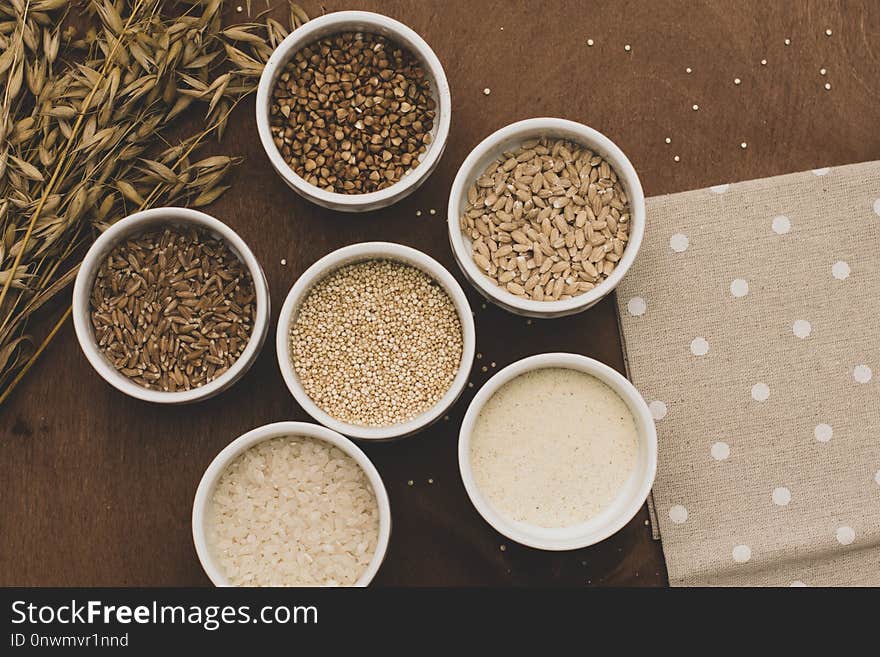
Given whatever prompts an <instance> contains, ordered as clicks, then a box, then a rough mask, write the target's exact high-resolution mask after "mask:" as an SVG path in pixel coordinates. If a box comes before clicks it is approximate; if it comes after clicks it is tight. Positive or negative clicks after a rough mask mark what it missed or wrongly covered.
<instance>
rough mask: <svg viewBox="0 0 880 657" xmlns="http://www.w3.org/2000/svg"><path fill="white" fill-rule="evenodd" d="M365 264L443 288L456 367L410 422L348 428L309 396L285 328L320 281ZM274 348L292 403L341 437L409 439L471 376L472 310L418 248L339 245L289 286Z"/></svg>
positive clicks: (432, 419)
mask: <svg viewBox="0 0 880 657" xmlns="http://www.w3.org/2000/svg"><path fill="white" fill-rule="evenodd" d="M366 260H395V261H398V262H403V263H405V264H408V265H410V266H413V267H417V268H418V269H421V270H422V271H423V272H425V273H426V274H428V275H429V276H430V277H431V278H433V279H434V280H435V281H437V282H438V283H440V284H441V285H442V286H443V289H444V290H445V291H446V293H447V294H448V295H449V298H450V299H451V300H452V303H453V304H454V305H455V310H456V312H457V314H458V318H459V322H460V323H461V333H462V352H461V363H460V365H459V369H458V372H457V373H456V375H455V378H453V380H452V383H451V384H450V386H449V389H448V390H447V391H446V392H445V393H444V395H443V397H441V398H440V399H439V401H437V403H436V404H434V405H433V406H431V408H429V409H428V410H426V411H424V412H422V413H420V414H419V415H416V416H415V417H413V418H410V419H409V420H407V421H406V422H401V423H400V424H393V425H390V426H387V427H368V426H361V425H357V424H349V423H348V422H343V421H341V420H337V419H336V418H334V417H332V416H331V415H330V414H329V413H327V412H326V411H325V410H323V409H322V408H321V407H319V406H318V405H317V404H315V402H313V401H312V400H311V398H310V397H309V396H308V394H307V393H306V391H305V389H304V388H303V386H302V383H301V382H300V380H299V376H297V374H296V370H295V369H294V367H293V363H292V362H291V359H290V346H289V337H288V334H289V330H290V324H291V322H292V320H293V314H294V311H295V310H296V309H298V308H299V306H300V304H301V303H302V301H303V299H305V297H306V295H307V294H308V293H309V291H311V289H312V288H313V287H314V286H315V285H316V284H317V283H318V282H319V281H321V280H322V279H323V278H325V277H326V276H328V275H329V274H330V273H332V272H333V271H336V270H337V269H339V268H340V267H343V266H345V265H348V264H352V263H355V262H363V261H366ZM275 347H276V348H275V351H276V353H277V356H278V366H279V368H280V369H281V375H282V376H283V377H284V382H285V383H286V384H287V388H288V389H289V390H290V393H291V394H292V395H293V397H294V399H295V400H296V401H297V403H299V405H300V406H302V408H303V410H305V412H306V413H308V414H309V415H310V416H311V417H312V418H314V419H315V420H316V421H317V422H320V423H321V424H323V425H324V426H326V427H329V428H331V429H333V430H334V431H337V432H339V433H341V434H343V435H346V436H351V437H353V438H359V439H363V440H389V439H392V438H402V437H404V436H408V435H411V434H413V433H415V432H416V431H419V430H420V429H423V428H424V427H426V426H428V425H429V424H432V423H433V422H435V421H436V420H437V419H439V418H440V416H441V415H443V413H444V412H445V411H446V410H447V409H448V408H449V407H450V406H451V405H452V404H453V403H455V401H456V400H457V399H458V397H459V396H460V395H461V393H462V392H463V391H464V388H465V385H466V384H467V380H468V377H469V376H470V373H471V367H472V366H473V360H474V353H475V351H476V329H475V327H474V317H473V313H472V312H471V306H470V303H469V302H468V299H467V296H465V293H464V290H462V288H461V285H459V284H458V281H456V280H455V278H454V277H453V276H452V274H450V273H449V271H448V270H447V269H446V268H445V267H444V266H443V265H441V264H440V263H439V262H437V261H436V260H434V258H432V257H431V256H429V255H427V254H426V253H423V252H421V251H419V250H418V249H414V248H412V247H409V246H404V245H403V244H395V243H393V242H361V243H359V244H352V245H350V246H344V247H342V248H341V249H337V250H335V251H332V252H331V253H328V254H327V255H325V256H324V257H323V258H321V259H320V260H318V261H317V262H316V263H315V264H313V265H312V266H311V267H309V268H308V269H306V271H305V272H303V274H302V275H301V276H300V277H299V278H298V279H297V280H296V282H295V283H294V284H293V287H291V288H290V292H288V294H287V298H286V299H285V300H284V305H283V306H282V307H281V313H280V315H279V317H278V327H277V332H276V336H275Z"/></svg>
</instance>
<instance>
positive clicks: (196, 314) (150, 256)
mask: <svg viewBox="0 0 880 657" xmlns="http://www.w3.org/2000/svg"><path fill="white" fill-rule="evenodd" d="M73 322H74V328H75V330H76V337H77V340H78V341H79V344H80V347H81V348H82V350H83V353H84V354H85V355H86V358H87V359H88V361H89V363H90V364H91V365H92V367H93V368H94V369H95V371H96V372H97V373H98V374H99V375H100V376H101V377H102V378H104V380H106V381H107V382H108V383H109V384H110V385H112V386H114V387H115V388H117V389H118V390H120V391H122V392H124V393H125V394H127V395H129V396H131V397H135V398H137V399H143V400H145V401H150V402H157V403H165V404H183V403H189V402H194V401H198V400H201V399H207V398H208V397H212V396H214V395H216V394H218V393H220V392H222V391H223V390H226V389H227V388H228V387H230V386H231V385H232V384H233V383H235V382H236V381H237V380H238V379H239V378H241V377H242V376H243V375H244V373H245V372H247V370H248V369H249V368H250V366H251V365H252V364H253V362H254V360H256V357H257V355H258V354H259V351H260V348H261V347H262V346H263V342H264V341H265V339H266V335H267V333H268V330H269V288H268V284H267V283H266V277H265V275H264V274H263V270H262V268H261V267H260V264H259V262H257V259H256V258H255V257H254V254H253V253H252V252H251V250H250V248H248V246H247V244H245V242H244V240H242V239H241V237H239V236H238V234H236V233H235V231H233V230H232V229H231V228H229V227H228V226H227V225H226V224H224V223H223V222H221V221H219V220H217V219H215V218H213V217H211V216H209V215H207V214H205V213H203V212H198V211H196V210H189V209H186V208H173V207H168V208H155V209H152V210H145V211H143V212H138V213H136V214H133V215H131V216H129V217H126V218H125V219H122V220H121V221H119V222H117V223H116V224H114V225H113V226H111V227H110V228H109V229H107V230H106V231H105V232H104V233H103V234H102V235H101V236H100V237H98V239H97V240H95V243H94V244H93V245H92V246H91V248H90V249H89V250H88V252H87V253H86V255H85V258H84V259H83V262H82V265H81V267H80V269H79V272H78V273H77V277H76V282H75V284H74V289H73Z"/></svg>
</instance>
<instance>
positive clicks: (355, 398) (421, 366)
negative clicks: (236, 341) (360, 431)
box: [290, 260, 463, 427]
mask: <svg viewBox="0 0 880 657" xmlns="http://www.w3.org/2000/svg"><path fill="white" fill-rule="evenodd" d="M462 350H463V339H462V330H461V321H460V320H459V317H458V313H457V312H456V310H455V305H454V304H453V303H452V300H451V299H450V298H449V295H448V294H447V293H446V291H445V290H444V289H443V288H442V287H441V286H440V285H439V284H437V283H436V282H435V281H434V279H433V278H431V277H430V276H429V275H428V274H426V273H425V272H423V271H421V270H420V269H417V268H415V267H413V266H411V265H407V264H404V263H401V262H393V261H389V260H369V261H365V262H359V263H355V264H351V265H346V266H344V267H342V268H340V269H338V270H336V271H334V272H332V273H331V274H329V275H328V276H327V277H326V278H324V279H323V280H321V281H319V282H318V283H317V284H316V285H315V286H314V287H313V288H312V290H311V291H310V292H309V293H308V295H307V296H306V298H305V300H304V301H303V304H302V306H301V307H300V310H299V313H298V314H297V316H296V318H295V319H294V321H293V324H292V326H291V329H290V357H291V362H292V364H293V367H294V369H295V370H296V374H297V376H298V377H299V379H300V381H301V382H302V385H303V388H304V389H305V391H306V394H307V395H308V396H309V397H310V398H311V399H312V401H314V402H315V404H317V405H318V406H319V407H320V408H322V409H323V410H324V411H325V412H327V413H328V414H329V415H331V416H332V417H334V418H336V419H338V420H341V421H342V422H348V423H350V424H356V425H359V426H370V427H385V426H392V425H395V424H400V423H402V422H406V421H407V420H410V419H412V418H413V417H415V416H416V415H419V414H420V413H423V412H425V411H427V410H428V409H430V408H431V407H432V406H434V405H435V404H436V403H437V402H438V401H439V400H440V399H441V398H442V397H443V395H444V394H445V393H446V391H447V390H448V389H449V386H450V385H451V384H452V381H453V379H454V378H455V375H456V374H457V373H458V369H459V367H460V365H461V356H462Z"/></svg>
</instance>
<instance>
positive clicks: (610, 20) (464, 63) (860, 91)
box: [0, 0, 880, 586]
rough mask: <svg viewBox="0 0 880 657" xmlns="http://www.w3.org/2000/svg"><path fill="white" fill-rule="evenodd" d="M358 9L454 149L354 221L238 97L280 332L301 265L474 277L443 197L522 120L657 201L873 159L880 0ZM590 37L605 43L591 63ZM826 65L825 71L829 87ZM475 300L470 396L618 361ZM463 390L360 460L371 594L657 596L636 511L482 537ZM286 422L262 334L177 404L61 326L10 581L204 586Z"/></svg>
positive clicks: (14, 461)
mask: <svg viewBox="0 0 880 657" xmlns="http://www.w3.org/2000/svg"><path fill="white" fill-rule="evenodd" d="M231 4H235V3H234V2H233V3H231ZM241 4H244V3H241ZM259 4H260V3H254V5H255V6H257V5H259ZM302 4H303V5H304V6H305V7H306V9H307V10H308V11H309V13H310V14H312V15H317V14H320V13H321V11H322V7H321V6H320V5H319V4H318V3H317V2H312V1H310V0H302ZM346 8H363V9H372V10H376V11H380V12H382V13H385V14H388V15H390V16H392V17H394V18H397V19H400V20H402V21H404V22H405V23H407V24H409V25H410V26H411V27H413V28H414V29H415V30H416V31H418V32H419V33H420V34H421V35H423V36H424V37H425V39H426V40H427V41H428V42H429V43H430V44H431V46H432V47H433V48H434V50H435V51H436V52H437V54H438V55H439V57H440V59H441V61H442V62H443V64H444V66H445V68H446V72H447V75H448V77H449V82H450V84H451V87H452V93H453V106H454V112H453V119H452V132H451V135H450V139H449V145H448V147H447V149H446V154H445V155H444V157H443V160H442V162H441V164H440V166H439V168H438V169H437V171H436V172H435V173H434V174H433V176H431V178H430V179H429V180H428V182H427V183H426V184H425V185H424V186H423V187H422V188H421V189H420V190H419V191H418V192H416V193H415V194H414V195H413V196H411V197H410V198H408V199H407V200H405V201H404V202H402V203H400V204H399V205H397V206H395V207H393V208H389V209H387V210H383V211H380V212H375V213H372V214H369V215H366V216H347V215H341V214H337V213H333V212H330V211H325V210H322V209H319V208H316V207H314V206H311V205H309V204H308V203H306V202H304V201H303V200H301V199H300V198H299V197H297V196H296V195H295V194H294V193H293V192H292V191H290V190H289V189H288V188H287V187H286V186H285V185H284V184H283V183H282V182H281V181H280V179H279V178H278V177H277V176H276V175H275V174H274V173H273V171H272V170H271V168H270V166H269V163H268V161H267V159H266V157H265V155H264V154H263V153H262V151H261V148H260V145H259V143H258V141H257V136H256V129H255V126H254V120H253V105H252V104H245V106H243V107H242V108H241V109H240V111H238V112H237V114H236V115H235V117H234V121H233V122H232V124H231V125H230V129H229V132H228V134H227V136H226V140H225V143H224V146H223V148H224V150H225V151H226V152H231V153H238V154H241V155H243V156H244V157H245V163H244V164H243V165H242V166H241V167H240V169H239V170H238V172H237V174H236V176H235V179H234V186H233V188H232V189H231V190H230V192H229V193H227V194H226V195H225V196H224V197H223V199H222V200H221V201H220V202H218V203H217V204H216V205H215V206H214V207H212V208H210V212H212V213H213V214H215V215H216V216H217V217H219V218H220V219H222V220H224V221H226V222H227V223H229V224H230V225H231V226H232V227H233V228H234V229H235V230H237V231H238V232H239V233H240V234H241V235H242V237H243V238H244V239H245V240H246V241H247V242H248V243H249V244H250V245H251V247H252V248H253V250H254V252H255V253H256V255H257V257H258V258H259V259H260V261H261V262H262V263H263V266H264V268H265V270H266V274H267V276H268V279H269V283H270V287H271V292H272V302H273V305H274V310H275V313H274V314H275V315H277V310H278V308H279V307H280V305H281V302H282V301H283V299H284V295H285V294H286V292H287V290H288V289H289V287H290V286H291V285H292V284H293V282H294V281H295V280H296V278H297V276H298V275H299V274H300V273H302V271H303V270H304V269H305V268H306V267H307V266H308V265H310V264H311V263H312V262H314V261H315V260H316V259H317V258H319V257H320V256H322V255H324V254H326V253H327V252H329V251H331V250H333V249H335V248H337V247H340V246H343V245H346V244H350V243H353V242H358V241H363V240H375V239H381V240H391V241H397V242H402V243H404V244H408V245H411V246H414V247H417V248H420V249H423V250H424V251H426V252H428V253H429V254H431V255H432V256H434V257H435V258H437V259H438V260H440V262H442V263H443V264H444V265H446V266H447V267H448V268H449V269H450V270H451V271H452V272H453V273H454V274H455V275H456V276H458V277H459V279H460V280H462V282H463V284H464V280H463V278H462V277H461V276H460V275H459V272H458V270H457V268H456V266H455V263H454V262H453V259H452V255H451V253H450V251H449V246H448V243H447V239H446V233H445V231H446V227H445V220H446V212H445V208H446V204H447V195H448V193H449V188H450V185H451V182H452V179H453V177H454V175H455V172H456V169H457V167H458V165H459V164H460V163H461V161H462V160H463V159H464V157H465V155H466V154H467V153H468V151H469V150H470V149H471V148H472V147H473V146H474V145H475V144H476V143H477V142H478V141H479V140H480V139H482V138H483V137H484V136H486V135H487V134H488V133H490V132H491V131H493V130H495V129H496V128H499V127H501V126H503V125H505V124H507V123H510V122H511V121H514V120H517V119H522V118H526V117H530V116H540V115H545V116H561V117H567V118H571V119H575V120H578V121H582V122H584V123H587V124H589V125H591V126H593V127H595V128H597V129H599V130H601V131H603V132H605V133H606V134H607V135H608V136H609V137H611V138H612V139H613V140H615V141H616V142H617V143H618V144H619V145H620V146H621V147H622V148H623V150H624V151H625V152H626V153H627V154H628V155H629V156H630V158H631V159H632V161H633V164H634V165H635V167H636V169H637V170H638V171H639V173H640V175H641V178H642V183H643V185H644V188H645V192H646V194H648V195H653V194H662V193H667V192H674V191H680V190H684V189H690V188H697V187H702V186H706V185H710V184H716V183H722V182H730V181H734V180H742V179H749V178H757V177H763V176H770V175H774V174H779V173H784V172H788V171H796V170H803V169H808V168H815V167H820V166H829V165H835V164H843V163H849V162H858V161H864V160H870V159H877V158H880V131H878V129H877V126H878V125H880V88H878V80H880V48H878V39H880V5H878V4H877V3H876V2H874V0H862V1H858V0H850V1H847V2H833V1H823V2H818V1H817V2H763V1H761V0H754V1H749V2H721V1H718V2H705V1H704V2H694V1H690V2H669V1H663V2H659V1H658V2H631V3H628V2H620V1H619V0H615V1H608V2H577V1H566V2H562V1H552V2H539V1H537V0H535V1H533V2H527V3H526V2H502V1H498V0H494V1H486V2H474V1H473V0H471V1H465V0H456V1H455V2H448V1H447V2H441V1H436V2H428V1H422V2H415V1H406V0H385V1H380V0H353V1H351V2H349V3H340V2H330V1H328V2H326V3H325V5H324V9H325V10H326V11H333V10H339V9H346ZM502 27H503V30H502ZM826 28H830V29H831V30H832V31H833V35H832V36H831V37H827V36H825V30H826ZM587 38H592V39H593V40H594V41H595V45H594V46H593V47H592V48H588V47H587V46H586V40H587ZM786 38H790V39H791V45H790V46H785V45H784V40H785V39H786ZM625 44H630V45H631V46H632V51H631V52H630V53H626V52H625V51H624V45H625ZM762 58H766V59H767V61H768V63H767V65H766V66H762V65H761V64H760V61H761V59H762ZM686 67H691V68H692V69H693V72H692V73H691V74H687V73H686V72H685V68H686ZM823 67H824V68H826V69H827V71H828V74H827V76H826V77H822V76H820V74H819V69H820V68H823ZM735 77H739V78H741V79H742V84H741V85H739V86H735V85H734V83H733V79H734V78H735ZM825 82H831V84H832V85H833V87H832V89H831V90H830V91H826V90H825V89H824V84H825ZM484 87H488V88H490V89H491V94H490V95H488V96H486V95H484V94H483V88H484ZM694 103H697V104H699V106H700V109H699V111H696V112H695V111H693V110H692V109H691V106H692V105H693V104H694ZM667 136H668V137H670V138H671V139H672V143H671V144H670V145H667V144H666V143H665V142H664V139H665V137H667ZM740 142H747V143H748V148H746V149H745V150H743V149H741V148H740ZM676 154H677V155H679V156H680V158H681V161H680V162H679V163H675V162H673V156H674V155H676ZM431 208H434V209H436V212H437V213H436V215H432V214H430V213H429V210H430V209H431ZM417 210H422V215H421V216H420V217H417V216H416V211H417ZM743 248H748V245H743ZM282 259H286V261H287V265H286V266H282V264H281V261H282ZM681 284H682V285H687V281H682V282H681ZM465 287H466V289H469V286H467V284H465ZM470 297H471V301H472V303H473V305H474V309H475V310H476V320H477V334H478V351H479V352H480V353H481V354H483V357H482V359H481V360H480V361H479V362H477V363H476V368H475V373H474V377H473V381H474V385H475V387H479V385H480V384H481V383H482V382H483V381H485V380H486V378H487V377H488V376H489V375H490V374H491V373H492V369H491V365H490V364H491V363H493V362H494V363H495V364H496V365H497V367H501V366H503V365H506V364H508V363H510V362H511V361H513V360H515V359H518V358H520V357H522V356H526V355H530V354H535V353H539V352H542V351H550V350H564V351H574V352H579V353H583V354H587V355H589V356H593V357H595V358H598V359H599V360H602V361H604V362H606V363H609V364H610V365H612V366H614V367H616V368H617V369H621V368H622V360H621V354H620V345H619V339H618V336H617V326H616V319H615V312H614V307H613V300H611V299H607V300H605V301H604V302H602V303H601V304H599V305H598V306H597V307H595V308H593V309H592V310H590V311H588V312H586V313H584V314H582V315H580V316H579V317H575V318H568V319H562V320H555V321H535V322H533V323H531V324H528V323H527V322H526V321H525V320H524V319H522V318H519V317H514V316H512V315H509V314H507V313H505V312H503V311H501V310H498V309H496V308H493V307H488V308H483V307H482V305H481V299H479V298H478V297H477V295H476V294H470ZM272 331H273V334H274V326H273V328H272ZM270 335H272V334H270ZM426 357H430V356H429V355H426ZM657 357H658V358H661V357H662V354H658V355H657ZM482 365H487V366H490V371H489V372H487V373H483V372H482V371H481V370H480V367H481V366H482ZM472 393H473V390H470V391H468V392H467V393H466V394H465V395H464V396H463V398H462V399H461V400H459V402H458V403H457V404H456V405H455V407H454V409H453V411H452V412H451V413H450V418H449V420H448V421H445V422H440V423H439V424H438V425H436V426H434V427H432V428H431V429H429V430H427V431H425V432H424V433H422V434H421V435H418V436H416V437H413V438H410V439H406V440H404V441H401V442H398V443H394V444H385V445H368V446H366V448H365V449H366V451H367V452H368V454H369V455H370V457H371V458H372V459H374V460H375V462H376V465H377V466H378V468H379V470H380V471H381V473H382V475H383V477H384V479H385V482H386V484H387V486H388V490H389V493H390V496H391V504H392V509H393V514H394V529H393V533H392V540H391V548H390V551H389V553H388V558H387V560H386V562H385V565H384V566H383V568H382V570H381V572H380V574H379V577H378V579H377V583H378V584H382V585H493V586H507V585H544V586H546V585H550V586H558V585H564V586H583V585H590V584H592V585H597V584H614V585H662V584H664V583H665V582H666V576H665V569H664V565H663V559H662V554H661V550H660V546H659V544H658V543H655V542H654V541H652V540H651V536H650V530H649V528H648V527H647V526H646V524H645V520H646V514H645V512H644V511H643V512H642V513H640V514H639V515H638V516H637V517H636V518H635V519H634V520H633V521H632V522H631V523H630V524H629V525H628V526H627V527H626V528H625V529H623V530H622V531H621V532H620V533H618V534H617V535H616V536H614V537H612V538H611V539H609V540H607V541H605V542H604V543H602V544H600V545H597V546H594V547H592V548H589V549H585V550H579V551H575V552H569V553H556V554H554V553H542V552H539V551H535V550H531V549H527V548H524V547H520V546H518V545H516V544H512V543H511V542H509V541H506V540H504V539H503V538H502V537H501V536H499V535H498V534H496V533H495V532H494V531H493V530H491V529H490V528H489V527H488V526H487V525H486V524H485V523H484V522H483V521H482V519H481V518H480V517H479V516H478V515H477V513H476V512H475V511H474V509H473V508H472V506H471V505H470V503H469V502H468V499H467V497H466V495H465V492H464V488H463V486H462V484H461V481H460V479H459V475H458V468H457V461H456V440H457V431H458V426H459V422H460V420H461V417H462V414H463V412H464V410H465V408H466V406H467V403H468V400H469V399H470V398H471V396H472ZM284 419H296V420H308V418H307V417H306V415H305V414H304V413H303V411H302V410H301V409H300V408H298V406H297V405H296V404H295V403H294V401H293V399H292V398H291V396H290V395H289V393H288V392H287V390H286V388H285V387H284V384H283V382H282V380H281V376H280V374H279V372H278V368H277V365H276V363H275V349H274V345H273V342H272V339H271V337H270V339H269V340H268V341H267V344H266V346H265V348H264V349H263V352H262V354H261V356H260V358H259V361H258V362H257V364H256V365H255V367H254V368H253V369H252V370H251V371H250V372H249V373H248V374H247V376H246V377H245V378H244V379H243V380H242V381H241V382H240V383H238V384H237V385H236V386H235V387H234V388H233V389H232V390H231V391H229V392H227V393H226V394H224V395H222V396H221V397H219V398H217V399H214V400H211V401H208V402H205V403H201V404H198V405H194V406H189V407H184V408H164V407H159V406H152V405H149V404H145V403H141V402H138V401H135V400H132V399H129V398H127V397H125V396H123V395H122V394H120V393H118V392H116V391H115V390H114V389H112V388H110V387H109V386H108V385H106V384H105V383H104V382H103V381H102V380H101V379H100V378H98V376H97V375H96V374H95V373H94V372H93V371H92V370H91V369H90V367H89V366H88V364H87V362H86V360H85V358H84V357H83V356H82V354H81V353H80V351H79V348H78V347H77V344H76V340H75V338H74V336H73V330H72V328H71V326H69V325H68V326H66V327H65V328H64V329H63V330H62V331H61V333H60V334H59V336H58V339H57V340H56V341H55V342H54V343H53V344H52V345H51V347H50V348H49V349H48V351H47V352H46V353H45V354H44V356H43V358H42V360H41V361H40V362H39V363H38V365H37V366H36V367H35V368H34V369H33V371H32V372H31V373H30V374H29V375H28V377H27V379H26V380H25V382H24V383H23V384H22V385H21V386H20V388H19V390H17V391H16V393H15V394H14V396H13V397H12V398H11V399H10V401H9V402H8V403H7V404H6V406H5V408H2V409H0V584H2V585H13V584H15V585H111V586H115V585H205V584H207V583H208V581H207V579H206V578H205V576H204V575H203V574H202V571H201V569H200V567H199V564H198V561H197V559H196V556H195V552H194V550H193V547H192V541H191V537H190V511H191V503H192V497H193V493H194V491H195V488H196V485H197V483H198V481H199V478H200V477H201V474H202V472H203V470H204V468H205V467H206V466H207V464H208V463H209V462H210V460H211V459H212V458H213V457H214V455H215V454H216V453H217V452H218V451H219V450H220V449H221V448H222V447H223V446H224V445H226V444H227V443H228V442H229V441H230V440H232V439H233V438H235V437H236V436H238V435H239V434H241V433H243V432H245V431H247V430H248V429H251V428H253V427H255V426H258V425H261V424H265V423H267V422H272V421H277V420H284ZM429 478H433V480H434V483H433V484H428V483H427V481H428V479H429ZM409 479H412V480H414V482H415V485H414V486H412V487H410V486H408V485H407V481H408V480H409ZM502 544H505V545H506V550H504V551H502V550H501V549H500V546H501V545H502Z"/></svg>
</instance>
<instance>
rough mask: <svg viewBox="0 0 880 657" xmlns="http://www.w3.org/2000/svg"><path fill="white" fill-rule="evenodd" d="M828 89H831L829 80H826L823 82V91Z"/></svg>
mask: <svg viewBox="0 0 880 657" xmlns="http://www.w3.org/2000/svg"><path fill="white" fill-rule="evenodd" d="M830 89H831V83H830V82H826V83H825V91H829V90H830Z"/></svg>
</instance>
